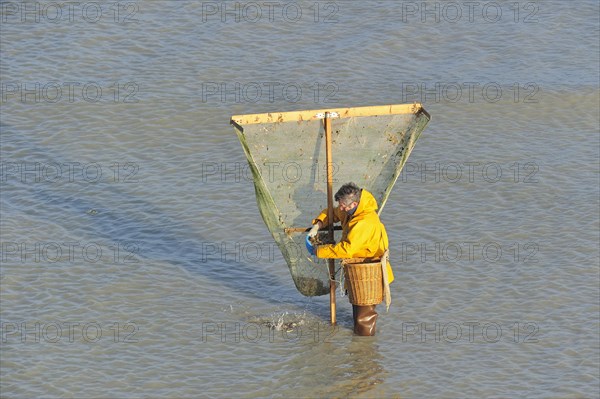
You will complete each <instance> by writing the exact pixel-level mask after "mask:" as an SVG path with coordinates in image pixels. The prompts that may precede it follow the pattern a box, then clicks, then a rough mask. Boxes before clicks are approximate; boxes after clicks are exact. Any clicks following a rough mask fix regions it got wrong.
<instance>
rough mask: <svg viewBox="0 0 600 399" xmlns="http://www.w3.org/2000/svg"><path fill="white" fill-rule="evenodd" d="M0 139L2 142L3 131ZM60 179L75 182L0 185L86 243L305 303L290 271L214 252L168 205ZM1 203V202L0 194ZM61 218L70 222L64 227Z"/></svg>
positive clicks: (39, 154)
mask: <svg viewBox="0 0 600 399" xmlns="http://www.w3.org/2000/svg"><path fill="white" fill-rule="evenodd" d="M3 141H5V142H6V141H7V140H6V135H5V137H4V140H3ZM10 142H11V144H13V145H16V146H17V147H19V148H26V149H27V150H28V152H29V153H30V154H35V162H40V163H44V162H45V163H47V164H52V163H60V162H57V159H60V158H59V157H55V156H54V154H51V153H49V151H48V149H45V148H38V147H36V146H34V145H32V144H31V142H27V141H23V139H19V138H16V140H14V138H12V137H10ZM8 161H10V160H8ZM17 162H20V160H17ZM65 184H69V185H75V186H68V187H67V188H68V190H61V188H60V187H61V185H60V184H52V183H44V182H41V183H34V184H30V183H23V182H19V181H17V182H15V184H14V186H13V185H12V183H11V182H10V180H8V182H2V186H3V187H2V189H3V190H6V191H9V189H11V190H15V191H17V194H19V195H9V196H8V197H10V198H13V200H17V199H18V198H27V199H28V200H29V201H30V202H31V203H32V204H33V205H34V206H35V215H36V216H37V217H41V218H43V219H46V220H51V221H53V222H54V223H56V224H57V225H59V226H62V227H64V228H65V229H67V230H69V231H72V230H73V229H75V230H76V233H77V234H78V235H79V236H81V237H82V239H83V238H84V237H87V238H88V239H89V240H90V242H93V241H94V240H98V239H104V240H107V241H108V242H111V243H116V242H133V243H136V244H137V245H139V249H140V251H139V252H138V253H137V255H136V257H139V258H140V260H143V259H146V260H148V261H159V262H166V263H169V264H172V265H175V266H178V267H181V268H183V269H184V270H185V271H186V272H188V273H190V274H192V275H199V276H202V277H203V278H206V279H208V280H211V281H214V282H215V284H222V285H224V286H225V287H227V288H228V289H229V290H231V291H232V292H234V293H239V295H240V296H244V295H245V296H250V297H253V298H256V299H258V300H260V301H266V302H275V303H277V304H284V305H295V306H305V305H306V300H304V298H303V296H302V295H301V294H300V293H298V292H296V291H295V289H293V288H292V287H293V286H292V285H291V284H289V283H290V282H291V276H290V280H288V281H283V280H282V279H281V278H280V277H278V276H276V275H275V274H271V273H269V272H268V271H266V270H265V268H264V267H261V266H260V265H256V264H250V263H246V262H243V261H241V260H238V259H237V258H239V257H237V258H236V256H229V257H225V258H224V257H223V256H222V253H221V251H220V250H219V251H216V252H215V249H216V248H215V247H214V246H215V244H219V243H215V242H214V241H212V240H211V239H210V237H206V236H204V235H203V234H200V233H198V231H199V226H198V225H194V224H191V223H189V222H187V221H185V220H180V219H178V218H176V217H173V216H172V215H169V212H168V210H167V211H165V210H164V209H161V208H160V207H158V206H156V205H155V204H153V203H151V202H150V201H148V200H145V199H144V198H142V197H141V196H140V195H135V194H131V193H128V192H126V191H124V190H123V189H120V188H119V186H117V185H110V184H103V185H102V186H97V187H93V188H92V189H91V190H90V191H93V192H98V191H99V190H100V189H101V196H96V194H92V193H86V192H85V191H84V190H85V189H86V188H87V187H89V184H88V183H86V184H84V186H83V187H80V186H79V187H78V186H77V184H78V183H77V182H75V183H72V182H69V183H65ZM9 201H10V200H9ZM2 202H4V203H5V204H6V196H5V198H4V200H3V201H2ZM107 204H110V205H109V206H113V207H114V204H119V206H118V207H117V209H107ZM90 209H95V210H98V213H96V214H94V215H90V214H88V211H89V210H90ZM65 221H67V223H69V224H70V225H69V226H68V227H66V226H65ZM274 248H276V246H274ZM275 250H276V249H275ZM283 262H285V261H283ZM282 266H283V265H282ZM286 268H287V267H286ZM141 270H143V269H141ZM282 286H284V287H285V286H289V287H290V288H291V290H290V292H289V295H288V294H287V293H286V295H282V293H281V288H278V287H282ZM292 290H293V291H292ZM310 307H311V312H312V313H314V314H315V315H316V316H318V317H320V318H322V319H323V320H327V319H328V311H329V308H328V304H325V303H323V304H321V303H320V301H311V303H310Z"/></svg>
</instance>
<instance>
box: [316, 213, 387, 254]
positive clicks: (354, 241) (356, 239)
mask: <svg viewBox="0 0 600 399" xmlns="http://www.w3.org/2000/svg"><path fill="white" fill-rule="evenodd" d="M351 223H352V222H351ZM374 230H375V229H374V228H373V225H371V224H370V223H367V222H364V221H363V222H358V223H356V225H355V226H352V227H351V228H350V231H349V232H348V236H347V237H346V238H345V239H344V240H342V241H340V242H339V243H337V244H329V245H319V246H318V247H317V252H316V255H317V257H319V258H328V259H329V258H367V257H370V256H374V255H375V254H374V253H373V254H369V253H365V252H364V248H368V247H369V244H370V243H371V242H372V241H373V235H374Z"/></svg>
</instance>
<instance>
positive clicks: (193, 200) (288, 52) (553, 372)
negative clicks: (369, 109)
mask: <svg viewBox="0 0 600 399" xmlns="http://www.w3.org/2000/svg"><path fill="white" fill-rule="evenodd" d="M33 4H38V7H39V21H35V20H34V19H33V18H34V17H35V13H36V11H34V14H25V21H23V20H22V18H23V17H22V16H21V14H20V8H15V7H23V3H8V2H2V4H1V6H2V15H1V18H2V20H1V22H2V24H1V28H2V31H1V32H2V35H1V38H0V44H1V49H2V56H1V60H0V77H1V80H2V98H1V126H0V127H1V136H0V145H1V148H0V155H1V157H2V161H1V162H2V176H1V180H0V189H1V197H0V206H1V221H0V227H1V231H0V233H1V241H2V246H1V250H2V254H1V260H2V268H1V272H0V306H1V308H0V319H1V323H2V347H1V359H0V366H1V371H0V377H1V381H0V388H1V392H0V393H1V395H2V396H3V397H11V398H29V397H83V396H87V397H119V398H121V397H123V398H136V397H177V398H179V397H198V396H200V397H281V398H283V397H307V398H308V397H310V398H312V397H359V398H381V397H403V398H418V397H444V398H464V397H469V398H471V397H498V398H506V397H544V398H545V397H561V398H569V397H573V398H580V397H585V398H594V397H598V396H599V394H600V392H599V388H598V386H599V378H598V375H599V371H600V370H599V356H600V343H599V328H600V326H599V316H598V314H599V311H600V306H599V291H600V288H599V284H600V276H599V266H600V264H599V253H598V242H599V228H600V227H599V192H600V190H599V158H600V157H599V148H600V135H599V134H598V133H599V129H600V128H599V119H600V115H599V109H600V97H599V90H598V76H599V49H598V35H599V25H598V18H597V16H598V13H599V5H598V3H597V2H596V1H584V2H578V3H577V4H574V3H570V2H558V1H550V2H526V3H525V2H523V3H512V2H511V3H505V2H500V3H493V4H491V3H482V4H481V5H480V6H479V8H476V9H475V10H474V14H473V16H472V17H473V18H472V20H470V19H469V14H468V8H467V6H464V5H463V7H462V9H461V11H462V17H461V18H460V19H459V20H457V21H456V22H454V23H452V22H451V21H450V20H452V19H453V18H454V16H455V14H453V13H452V12H453V9H452V5H449V4H456V3H446V2H439V3H435V2H429V3H427V7H429V8H427V10H430V11H431V10H434V11H433V12H434V13H435V12H436V11H435V10H437V9H439V21H436V20H435V17H436V16H435V14H428V13H425V14H422V13H421V11H422V10H421V7H423V5H422V4H423V3H420V2H391V1H364V2H350V1H336V2H316V3H315V2H295V3H294V2H293V3H289V4H291V5H290V6H288V8H286V11H285V12H284V13H283V14H282V11H283V9H284V6H283V3H281V4H282V5H281V6H274V7H275V8H274V10H273V14H272V18H271V19H269V15H270V14H269V13H268V8H267V7H266V6H264V5H263V6H262V8H261V9H262V14H261V15H260V18H258V20H257V21H256V22H252V21H251V20H252V19H255V18H257V14H252V12H253V11H252V9H251V7H252V4H254V3H252V4H250V3H234V2H227V3H226V7H228V8H227V9H226V11H228V12H229V13H228V14H224V16H222V15H221V14H220V13H219V10H220V8H219V7H223V5H222V4H225V3H213V2H210V3H209V2H204V3H202V2H192V1H181V2H175V1H159V0H155V1H139V2H128V3H117V5H118V10H119V13H118V14H116V9H115V7H116V6H115V5H114V4H113V5H107V4H104V3H82V5H81V6H78V7H79V8H76V9H74V10H73V12H74V14H73V16H72V18H70V17H69V14H68V13H67V9H66V8H65V9H64V10H63V14H62V17H61V19H59V20H57V21H55V22H52V21H50V19H52V18H54V15H55V14H54V12H55V8H52V7H53V6H52V4H53V3H49V2H38V3H30V7H34V6H33ZM236 4H238V6H237V7H238V8H236ZM257 4H259V5H260V4H262V3H257ZM436 4H437V7H438V8H436ZM495 4H498V6H499V7H500V10H501V11H502V15H501V17H500V19H499V20H496V19H497V17H495V16H494V15H496V14H494V11H496V10H497V9H498V8H497V7H496V6H495ZM485 5H487V8H486V10H487V11H486V13H485V14H483V11H482V10H483V8H484V6H485ZM516 6H518V10H519V12H518V14H517V12H516V9H515V7H516ZM111 7H112V8H111ZM211 7H216V9H215V8H211ZM415 7H416V9H415ZM98 9H99V10H100V12H101V14H94V12H97V11H98ZM297 9H300V10H302V15H301V16H300V17H298V18H297V19H298V20H297V21H293V20H294V19H296V17H294V15H296V14H294V13H293V12H294V10H297ZM34 10H38V9H37V8H34ZM43 10H45V11H43ZM84 10H85V12H84ZM215 10H216V13H214V12H215ZM236 10H237V11H236ZM244 10H245V11H244ZM316 10H318V11H319V13H318V15H317V14H316ZM244 12H246V13H248V14H244ZM65 13H66V14H65ZM236 13H237V14H236ZM236 15H238V16H239V22H236V20H235V18H236ZM422 18H425V20H424V21H423V20H422ZM71 19H72V20H71ZM96 19H97V21H96V22H93V21H94V20H96ZM133 19H137V20H138V21H137V22H135V21H133ZM223 19H224V20H223ZM36 84H38V85H39V86H36ZM236 84H238V86H236ZM436 84H438V85H439V91H438V90H437V89H436ZM36 87H38V89H37V90H36ZM57 87H60V88H61V96H58V93H59V91H58V89H57ZM238 87H239V89H238ZM257 87H260V88H261V91H260V92H257V91H256V88H257ZM457 87H459V88H460V90H457ZM32 88H33V89H32ZM98 88H100V89H101V90H102V94H101V95H100V93H99V91H98ZM117 88H118V90H117ZM270 88H272V89H273V90H272V93H271V92H270ZM284 88H285V89H284ZM298 88H300V89H301V90H302V91H301V92H299V91H298V90H297V89H298ZM470 88H472V91H471V89H470ZM484 88H485V89H484ZM498 88H500V89H501V90H502V92H501V93H500V92H499V91H498ZM517 88H518V89H517ZM71 89H72V91H71ZM459 93H460V97H459V96H458V95H459ZM271 94H272V96H271ZM95 99H97V100H98V101H94V100H95ZM413 101H420V102H422V103H423V104H424V106H425V108H426V109H427V111H428V112H429V113H430V114H431V115H432V121H431V122H430V124H429V126H428V127H427V129H426V130H425V131H424V133H423V134H422V136H421V138H420V139H419V142H418V143H417V146H416V147H415V150H414V151H413V153H412V155H411V158H410V159H409V162H408V164H407V165H406V168H405V171H404V172H403V174H402V175H401V177H400V179H399V180H398V182H397V184H396V186H395V188H394V190H393V192H392V194H391V195H390V198H389V200H388V202H387V204H386V207H385V209H384V211H383V213H382V221H383V222H384V224H385V225H386V228H387V231H388V234H389V236H390V243H391V257H392V264H393V267H394V270H395V274H396V282H395V283H394V284H393V285H392V287H391V289H392V296H393V304H392V307H391V308H390V311H389V313H385V311H383V310H382V309H380V317H379V321H378V332H377V335H376V336H375V337H373V338H364V337H355V336H353V335H352V331H351V329H352V318H351V307H350V305H349V304H348V303H347V299H346V298H345V297H338V326H337V327H336V328H331V327H330V326H329V325H328V320H329V302H328V298H327V297H318V298H306V297H303V296H302V295H301V294H299V293H298V292H297V291H296V289H295V287H294V285H293V282H292V280H291V278H290V275H289V271H288V268H287V266H286V264H285V261H284V260H283V257H282V256H281V253H279V250H278V249H277V248H276V247H275V246H274V244H273V240H272V238H271V236H270V234H269V232H268V230H267V229H266V227H265V225H264V223H263V222H262V219H261V217H260V214H259V212H258V208H257V206H256V203H255V201H254V188H253V184H252V181H251V179H249V178H248V175H246V174H245V173H244V167H245V165H246V159H245V156H244V154H243V151H242V149H241V146H240V144H239V142H238V139H237V137H236V135H235V133H234V130H233V128H232V127H231V126H229V118H230V116H231V115H234V114H245V113H258V112H270V111H286V110H295V109H312V108H315V109H316V108H326V107H332V108H334V107H348V106H360V105H379V104H390V103H402V102H413ZM344 156H347V157H351V156H352V155H351V154H345V155H344ZM324 205H325V204H324ZM307 223H308V221H307ZM338 294H339V292H338ZM379 308H382V307H381V306H380V307H379Z"/></svg>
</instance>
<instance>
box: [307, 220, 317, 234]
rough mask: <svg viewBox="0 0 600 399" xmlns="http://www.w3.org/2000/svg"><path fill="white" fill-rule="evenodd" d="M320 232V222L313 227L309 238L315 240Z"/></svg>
mask: <svg viewBox="0 0 600 399" xmlns="http://www.w3.org/2000/svg"><path fill="white" fill-rule="evenodd" d="M318 232H319V222H317V223H315V224H314V225H313V227H312V228H311V229H310V231H309V232H308V237H310V238H313V237H314V236H316V235H317V233H318Z"/></svg>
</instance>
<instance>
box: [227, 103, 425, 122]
mask: <svg viewBox="0 0 600 399" xmlns="http://www.w3.org/2000/svg"><path fill="white" fill-rule="evenodd" d="M422 109H423V106H422V105H421V104H419V103H414V104H389V105H374V106H368V107H354V108H322V109H312V110H305V111H290V112H269V113H265V114H247V115H233V116H232V117H231V122H232V123H237V124H238V125H251V124H256V123H277V122H302V121H310V120H316V119H321V118H319V117H317V114H324V113H325V112H331V113H332V112H335V113H337V114H338V115H339V117H340V118H352V117H360V116H375V115H396V114H416V113H417V112H419V111H420V110H422Z"/></svg>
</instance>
